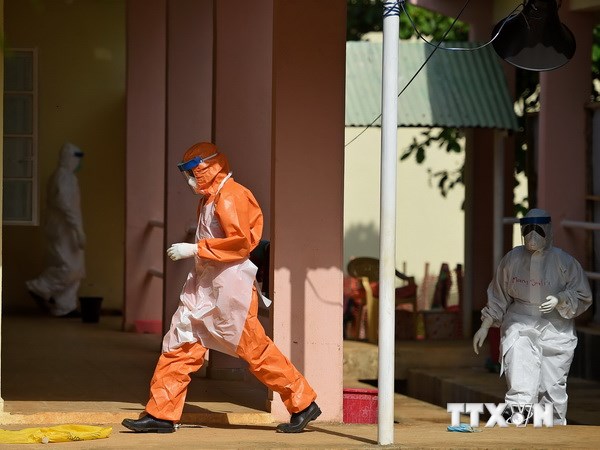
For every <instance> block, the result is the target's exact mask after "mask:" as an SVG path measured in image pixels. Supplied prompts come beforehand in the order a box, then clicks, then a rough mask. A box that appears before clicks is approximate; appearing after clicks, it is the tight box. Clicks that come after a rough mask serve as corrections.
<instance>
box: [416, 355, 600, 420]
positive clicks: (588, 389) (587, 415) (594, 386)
mask: <svg viewBox="0 0 600 450" xmlns="http://www.w3.org/2000/svg"><path fill="white" fill-rule="evenodd" d="M505 392H506V380H505V378H504V376H503V377H500V376H499V375H498V374H496V373H490V372H488V371H487V370H486V369H484V368H482V367H471V368H469V367H466V368H436V369H427V370H424V369H413V370H410V371H409V377H408V383H407V395H409V396H410V397H414V398H416V399H419V400H422V401H425V402H428V403H431V404H433V405H437V406H440V407H443V408H446V405H447V404H448V403H488V402H489V403H496V404H498V403H502V402H504V394H505ZM567 392H568V394H569V407H568V413H567V421H568V423H569V424H574V425H600V411H599V410H598V405H599V404H600V383H598V382H595V381H590V380H584V379H581V378H577V377H569V379H568V381H567Z"/></svg>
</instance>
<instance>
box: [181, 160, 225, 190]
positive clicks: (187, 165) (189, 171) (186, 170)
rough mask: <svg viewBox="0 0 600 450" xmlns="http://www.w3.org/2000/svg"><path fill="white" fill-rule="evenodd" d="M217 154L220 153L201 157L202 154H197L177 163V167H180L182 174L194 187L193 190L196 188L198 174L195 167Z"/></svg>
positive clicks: (188, 183) (187, 182) (189, 184)
mask: <svg viewBox="0 0 600 450" xmlns="http://www.w3.org/2000/svg"><path fill="white" fill-rule="evenodd" d="M217 155H218V153H213V154H212V155H210V156H207V157H206V158H201V157H200V156H195V157H194V158H192V159H190V160H189V161H184V162H180V163H179V164H177V167H178V168H179V171H180V172H181V175H183V177H184V178H185V182H186V184H187V185H188V186H190V187H191V188H192V190H194V187H195V186H196V176H195V175H194V169H195V168H196V167H198V166H199V165H200V164H202V163H203V162H205V161H208V160H209V159H211V158H214V157H215V156H217ZM194 192H195V191H194Z"/></svg>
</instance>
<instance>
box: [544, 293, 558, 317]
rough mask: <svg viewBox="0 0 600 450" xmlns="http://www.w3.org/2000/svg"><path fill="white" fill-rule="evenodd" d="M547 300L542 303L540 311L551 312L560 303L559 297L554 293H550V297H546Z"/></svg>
mask: <svg viewBox="0 0 600 450" xmlns="http://www.w3.org/2000/svg"><path fill="white" fill-rule="evenodd" d="M546 300H548V301H547V302H544V303H542V304H541V305H540V311H541V312H543V313H544V314H547V313H549V312H550V311H552V310H553V309H554V308H556V305H558V298H556V297H555V296H554V295H549V296H548V297H546Z"/></svg>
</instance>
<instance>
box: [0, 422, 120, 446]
mask: <svg viewBox="0 0 600 450" xmlns="http://www.w3.org/2000/svg"><path fill="white" fill-rule="evenodd" d="M111 432H112V427H96V426H93V425H56V426H53V427H47V428H25V429H23V430H14V431H13V430H0V444H48V443H50V442H69V441H90V440H93V439H103V438H107V437H108V436H110V433H111Z"/></svg>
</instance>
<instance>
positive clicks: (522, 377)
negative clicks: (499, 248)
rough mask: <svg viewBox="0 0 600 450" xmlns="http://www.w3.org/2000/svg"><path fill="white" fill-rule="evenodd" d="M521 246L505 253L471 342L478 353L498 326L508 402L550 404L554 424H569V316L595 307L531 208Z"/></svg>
mask: <svg viewBox="0 0 600 450" xmlns="http://www.w3.org/2000/svg"><path fill="white" fill-rule="evenodd" d="M520 223H521V232H522V235H523V238H524V245H521V246H518V247H515V248H514V249H512V250H511V251H510V252H508V253H507V254H506V255H505V256H504V258H502V261H500V264H499V266H498V268H497V270H496V274H495V275H494V278H493V280H492V282H491V283H490V285H489V287H488V291H487V296H488V302H487V305H486V306H485V307H484V308H483V310H482V311H481V319H482V321H483V323H482V326H481V328H480V329H479V330H478V331H477V333H476V334H475V336H474V338H473V348H474V350H475V352H476V353H478V349H479V347H481V345H482V344H483V341H484V340H485V338H486V336H487V332H488V329H489V327H490V326H494V327H500V333H501V341H500V351H501V360H502V370H501V374H502V373H503V372H505V373H506V382H507V387H508V391H507V392H506V395H505V402H506V404H507V406H508V407H510V408H511V409H513V411H514V410H515V409H516V408H513V407H515V406H517V405H519V406H523V405H531V404H535V403H542V404H543V403H548V402H551V403H553V405H554V423H555V424H557V425H559V424H560V425H565V424H566V414H567V398H568V396H567V375H568V374H569V368H570V366H571V362H572V360H573V355H574V351H575V347H576V346H577V335H576V333H575V324H574V321H573V318H575V317H577V316H578V315H580V314H582V313H583V312H584V311H585V310H586V309H587V308H589V306H590V305H591V303H592V294H591V290H590V286H589V283H588V280H587V277H586V275H585V273H584V271H583V269H582V268H581V265H580V264H579V263H578V262H577V260H575V259H574V258H573V257H572V256H570V255H569V254H567V253H566V252H564V251H563V250H560V249H558V248H556V247H553V246H552V227H551V223H550V216H549V214H548V213H547V212H545V211H543V210H541V209H532V210H531V211H529V212H528V213H527V215H526V216H525V218H523V219H521V221H520Z"/></svg>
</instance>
